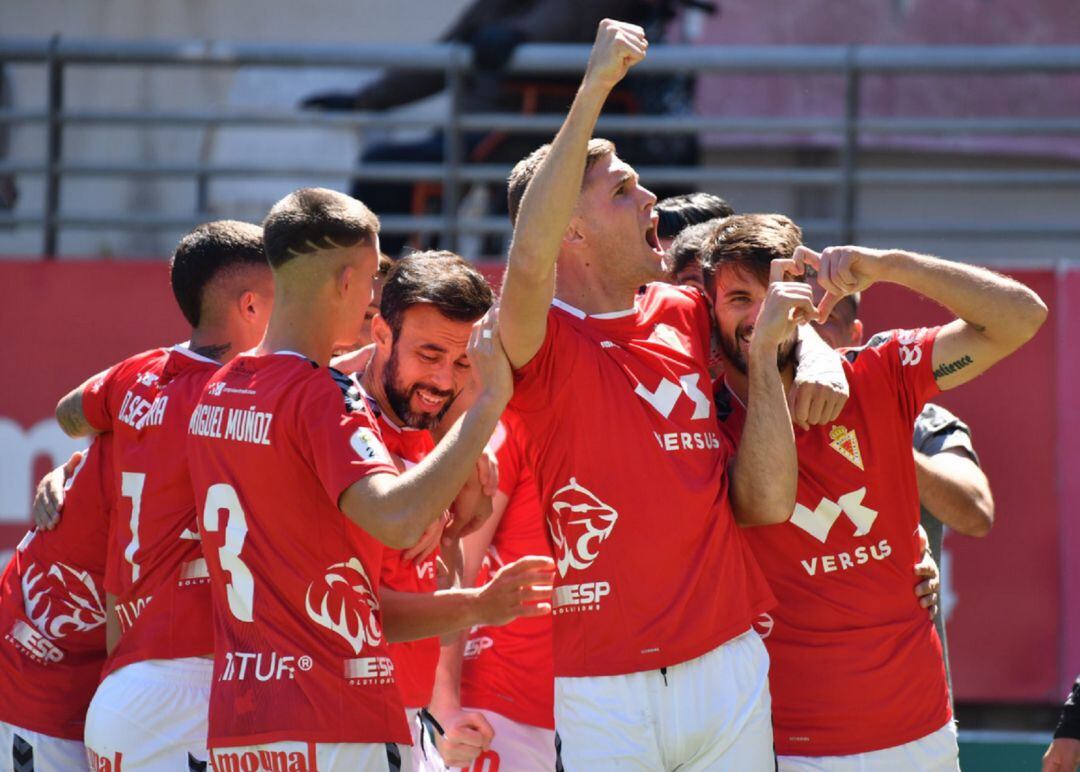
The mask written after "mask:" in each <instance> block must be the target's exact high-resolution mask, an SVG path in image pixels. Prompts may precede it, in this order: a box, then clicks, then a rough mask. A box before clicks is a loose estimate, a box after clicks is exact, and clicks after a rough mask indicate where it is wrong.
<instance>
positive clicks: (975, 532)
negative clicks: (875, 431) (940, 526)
mask: <svg viewBox="0 0 1080 772" xmlns="http://www.w3.org/2000/svg"><path fill="white" fill-rule="evenodd" d="M915 477H916V479H917V480H918V483H919V501H920V502H922V505H923V506H924V507H926V508H927V509H928V510H930V513H931V514H932V515H933V516H934V517H936V518H937V519H938V520H940V521H941V522H942V523H944V524H945V525H947V526H949V528H951V529H953V530H954V531H956V532H957V533H962V534H964V535H966V536H986V535H987V534H988V533H990V528H991V527H992V526H993V525H994V497H993V495H992V494H991V492H990V482H989V481H988V480H987V479H986V475H985V474H983V471H982V469H980V468H979V466H978V465H977V464H976V463H975V462H974V461H972V460H971V459H970V458H969V457H968V456H966V455H964V454H963V453H962V452H952V451H948V450H947V451H944V452H942V453H937V454H935V455H933V456H928V455H926V454H924V453H919V452H918V451H915Z"/></svg>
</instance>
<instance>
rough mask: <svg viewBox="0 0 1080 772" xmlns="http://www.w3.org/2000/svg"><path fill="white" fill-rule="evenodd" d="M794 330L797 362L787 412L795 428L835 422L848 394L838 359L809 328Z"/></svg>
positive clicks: (841, 365) (841, 366)
mask: <svg viewBox="0 0 1080 772" xmlns="http://www.w3.org/2000/svg"><path fill="white" fill-rule="evenodd" d="M798 329H799V345H798V348H797V349H796V356H797V357H798V359H797V360H796V363H795V382H794V384H792V387H791V390H790V391H789V392H788V409H789V410H791V420H792V421H794V422H795V425H796V426H799V427H801V428H803V429H808V428H809V427H811V426H817V425H820V424H825V423H829V422H831V421H835V420H836V417H837V416H838V415H840V411H841V410H843V409H844V405H845V404H847V400H848V397H849V396H850V394H851V392H850V389H849V388H848V381H847V376H846V375H845V374H844V365H843V360H842V359H841V357H840V355H839V354H838V353H836V351H834V350H833V349H832V347H831V346H829V344H828V343H826V342H825V341H824V340H822V339H821V336H820V335H818V333H817V331H816V330H815V329H814V328H813V327H811V326H810V325H808V324H804V325H800V326H799V328H798Z"/></svg>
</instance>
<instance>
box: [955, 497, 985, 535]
mask: <svg viewBox="0 0 1080 772" xmlns="http://www.w3.org/2000/svg"><path fill="white" fill-rule="evenodd" d="M993 527H994V499H993V496H991V495H990V492H989V491H978V492H976V493H974V494H972V496H971V498H970V501H969V504H968V512H967V517H965V518H964V525H963V527H962V528H959V529H956V530H959V531H960V533H962V534H964V535H965V536H974V537H977V538H982V537H984V536H987V535H988V534H989V533H990V529H992V528H993Z"/></svg>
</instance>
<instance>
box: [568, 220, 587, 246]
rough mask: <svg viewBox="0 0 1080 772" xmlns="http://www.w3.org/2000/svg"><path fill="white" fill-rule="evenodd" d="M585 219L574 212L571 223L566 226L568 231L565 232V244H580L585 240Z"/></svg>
mask: <svg viewBox="0 0 1080 772" xmlns="http://www.w3.org/2000/svg"><path fill="white" fill-rule="evenodd" d="M584 225H585V221H584V220H583V219H582V218H581V217H579V216H578V215H577V214H574V216H572V217H571V218H570V224H569V225H567V226H566V233H564V234H563V244H565V245H566V246H578V245H580V244H582V243H583V242H584V241H585V230H584V227H583V226H584Z"/></svg>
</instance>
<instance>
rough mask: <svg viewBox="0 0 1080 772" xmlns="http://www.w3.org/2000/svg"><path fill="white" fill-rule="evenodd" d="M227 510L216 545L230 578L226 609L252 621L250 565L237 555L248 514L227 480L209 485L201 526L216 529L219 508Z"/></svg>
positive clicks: (252, 580)
mask: <svg viewBox="0 0 1080 772" xmlns="http://www.w3.org/2000/svg"><path fill="white" fill-rule="evenodd" d="M223 509H224V510H225V511H226V512H227V513H228V522H226V524H225V543H224V544H223V545H222V546H221V547H220V548H218V560H219V561H220V562H221V568H222V570H223V571H228V572H229V573H230V574H231V576H232V578H231V579H229V583H228V584H227V585H226V587H225V589H226V596H227V597H228V599H229V611H231V612H232V615H233V616H234V617H236V618H237V619H239V620H240V621H241V622H250V621H252V613H251V604H252V601H253V599H254V597H255V578H254V577H253V576H252V575H251V571H250V569H248V567H247V566H246V565H245V564H244V561H243V560H242V559H241V558H240V550H242V549H243V548H244V539H245V538H247V532H248V528H247V515H245V514H244V510H243V508H242V507H241V506H240V497H239V496H237V495H236V489H235V488H233V487H232V486H231V485H229V484H227V483H218V484H217V485H211V486H210V489H209V490H208V491H207V492H206V506H205V507H203V523H202V525H203V530H204V531H205V532H207V533H216V532H217V531H218V530H220V525H221V521H220V517H221V510H223Z"/></svg>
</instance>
